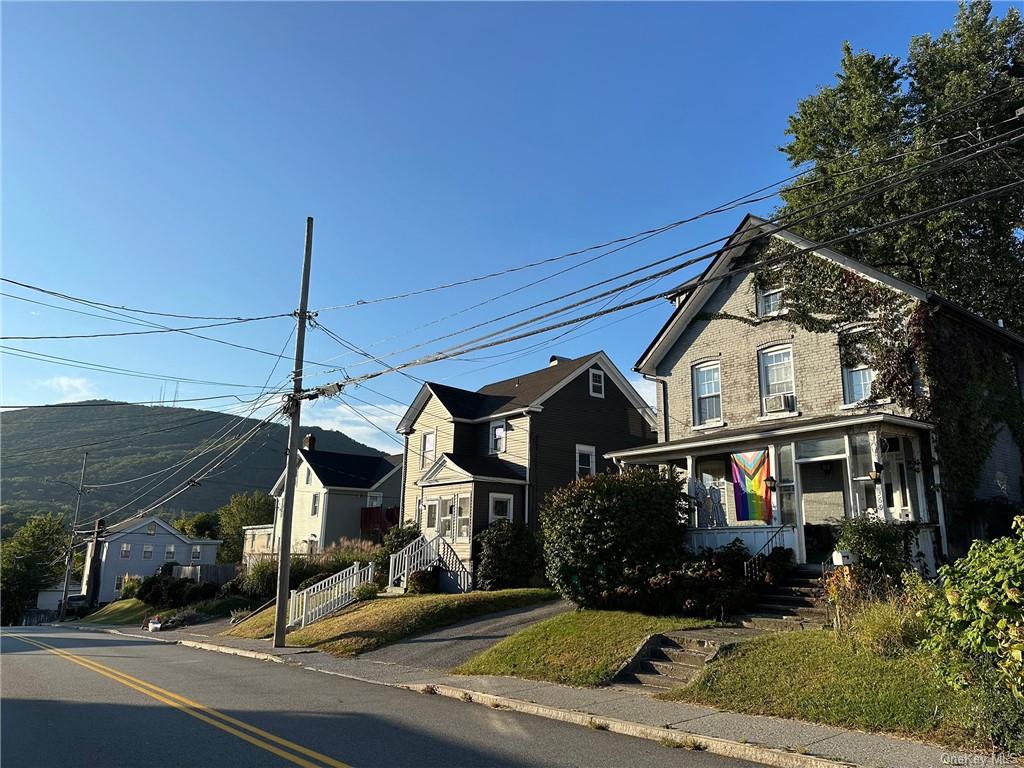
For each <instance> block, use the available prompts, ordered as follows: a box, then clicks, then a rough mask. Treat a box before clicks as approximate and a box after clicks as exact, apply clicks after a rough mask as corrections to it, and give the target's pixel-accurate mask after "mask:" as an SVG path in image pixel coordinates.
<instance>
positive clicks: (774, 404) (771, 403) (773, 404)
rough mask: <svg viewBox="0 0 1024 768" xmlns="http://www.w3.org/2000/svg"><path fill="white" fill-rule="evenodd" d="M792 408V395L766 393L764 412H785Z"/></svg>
mask: <svg viewBox="0 0 1024 768" xmlns="http://www.w3.org/2000/svg"><path fill="white" fill-rule="evenodd" d="M791 410H793V396H792V395H768V397H766V398H765V399H764V412H765V413H785V412H786V411H791Z"/></svg>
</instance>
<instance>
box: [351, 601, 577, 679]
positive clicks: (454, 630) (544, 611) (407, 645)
mask: <svg viewBox="0 0 1024 768" xmlns="http://www.w3.org/2000/svg"><path fill="white" fill-rule="evenodd" d="M571 608H572V604H571V603H568V602H566V601H564V600H556V601H554V602H550V603H541V604H540V605H532V606H529V607H527V608H515V609H513V610H511V611H502V612H501V613H489V614H487V615H486V616H480V617H478V618H475V619H469V620H468V621H463V622H461V623H459V624H453V625H452V626H450V627H445V628H443V629H438V630H435V631H433V632H428V633H427V634H425V635H419V636H417V637H410V638H409V639H407V640H401V641H399V642H397V643H393V644H391V645H388V646H385V647H384V648H378V649H377V650H376V651H370V652H369V653H364V654H362V655H361V656H360V658H362V659H369V660H371V661H379V662H384V663H388V664H404V665H406V666H410V667H419V668H420V669H442V670H447V669H451V668H452V667H457V666H459V664H462V663H463V662H464V661H468V660H469V659H471V658H472V657H473V656H476V655H477V654H478V653H480V652H481V651H486V650H487V649H488V648H490V647H491V646H492V645H495V644H496V643H498V642H500V641H501V640H504V639H505V638H506V637H508V636H509V635H512V634H515V633H516V632H518V631H519V630H521V629H524V628H526V627H528V626H530V625H531V624H536V623H537V622H538V621H544V620H545V619H550V618H551V617H552V616H557V615H558V614H560V613H565V612H566V611H568V610H570V609H571Z"/></svg>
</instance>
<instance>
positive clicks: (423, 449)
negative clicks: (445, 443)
mask: <svg viewBox="0 0 1024 768" xmlns="http://www.w3.org/2000/svg"><path fill="white" fill-rule="evenodd" d="M436 447H437V433H435V432H424V433H423V434H422V435H421V436H420V468H421V469H422V468H423V467H427V466H429V465H431V464H433V463H434V451H435V450H436Z"/></svg>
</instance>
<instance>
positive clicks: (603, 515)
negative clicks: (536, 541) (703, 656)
mask: <svg viewBox="0 0 1024 768" xmlns="http://www.w3.org/2000/svg"><path fill="white" fill-rule="evenodd" d="M681 498H682V483H681V482H680V480H679V479H678V478H676V477H675V475H674V474H671V473H661V472H659V471H658V470H656V469H653V468H648V467H631V468H627V469H625V470H624V471H623V472H622V473H621V474H619V475H596V476H594V477H585V478H581V479H579V480H577V481H575V482H573V483H572V484H570V485H568V486H566V487H565V488H562V489H560V490H557V491H555V492H553V493H551V494H550V495H549V496H548V497H547V499H545V502H544V505H543V507H542V509H541V524H542V526H543V530H544V536H543V540H544V559H545V562H546V573H547V577H548V579H549V580H550V581H551V584H552V586H554V588H555V589H556V590H557V591H558V592H559V594H561V595H562V597H564V598H566V599H568V600H571V601H572V602H574V603H576V605H578V606H583V607H588V608H618V607H622V608H633V607H635V606H634V605H632V604H631V600H632V599H634V597H635V595H636V594H637V593H638V592H640V591H645V590H646V589H647V586H648V581H649V580H650V579H652V578H653V577H655V576H657V575H658V574H661V573H666V572H668V571H671V570H672V569H673V568H678V567H679V566H680V564H681V563H682V561H683V556H684V553H685V550H684V546H683V534H684V530H685V528H684V524H683V522H682V520H681V519H680V515H679V511H678V509H677V505H678V504H679V503H680V499H681Z"/></svg>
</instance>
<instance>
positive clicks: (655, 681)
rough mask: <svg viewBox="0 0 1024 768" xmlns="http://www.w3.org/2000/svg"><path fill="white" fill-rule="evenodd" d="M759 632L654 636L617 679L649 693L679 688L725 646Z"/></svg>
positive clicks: (724, 629) (730, 629)
mask: <svg viewBox="0 0 1024 768" xmlns="http://www.w3.org/2000/svg"><path fill="white" fill-rule="evenodd" d="M760 634H763V631H761V630H757V629H746V628H742V627H722V628H719V629H706V630H705V629H696V630H680V631H678V632H667V633H665V634H663V635H654V636H653V637H651V639H650V641H649V642H648V643H647V645H646V647H645V648H644V649H643V650H641V651H640V653H638V654H637V656H636V657H635V658H634V659H633V661H631V662H630V663H629V665H628V666H627V667H626V668H625V669H624V670H623V671H622V672H621V673H620V674H619V675H618V676H616V678H615V682H616V683H618V684H620V685H628V686H640V687H641V689H642V690H644V691H645V692H650V693H658V692H660V691H665V690H668V689H670V688H679V687H682V686H684V685H687V684H689V683H690V682H691V681H693V680H695V679H696V678H697V676H698V675H700V673H701V671H703V669H704V665H705V664H707V663H708V662H709V661H711V660H712V659H713V658H715V656H717V655H718V653H719V652H720V651H721V650H722V649H723V648H728V647H729V646H732V645H735V644H736V643H738V642H740V641H741V640H746V639H749V638H751V637H756V636H758V635H760Z"/></svg>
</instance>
